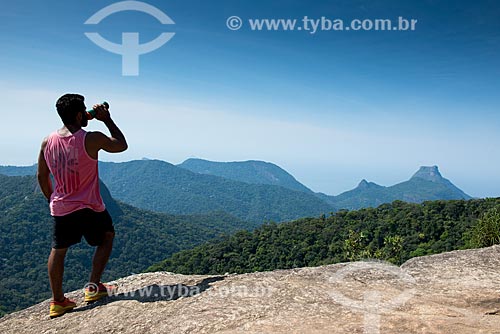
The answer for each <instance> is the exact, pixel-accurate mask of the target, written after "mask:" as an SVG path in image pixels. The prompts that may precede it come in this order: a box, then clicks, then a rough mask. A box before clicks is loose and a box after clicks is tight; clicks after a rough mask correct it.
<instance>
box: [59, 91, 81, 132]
mask: <svg viewBox="0 0 500 334" xmlns="http://www.w3.org/2000/svg"><path fill="white" fill-rule="evenodd" d="M84 101H85V98H84V97H83V96H81V95H78V94H65V95H63V96H61V97H60V98H59V100H57V102H56V109H57V113H58V114H59V116H60V117H61V120H62V121H63V123H64V125H68V124H75V123H76V115H78V113H79V112H82V111H84V110H85V103H84Z"/></svg>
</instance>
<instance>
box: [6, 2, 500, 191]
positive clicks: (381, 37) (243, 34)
mask: <svg viewBox="0 0 500 334" xmlns="http://www.w3.org/2000/svg"><path fill="white" fill-rule="evenodd" d="M146 2H147V3H149V4H151V5H154V6H156V7H157V8H158V9H160V10H162V11H163V12H165V13H166V14H167V15H168V16H169V17H170V18H172V19H173V20H174V21H175V25H167V26H164V25H161V24H160V23H159V22H158V21H157V20H156V19H154V18H152V17H150V16H149V15H147V14H144V13H140V12H131V11H128V12H121V13H115V14H113V15H111V16H109V17H108V18H106V19H104V20H103V21H102V22H101V23H100V24H99V25H97V26H87V25H84V22H85V21H86V20H87V19H88V18H89V17H90V16H92V15H93V14H94V13H95V12H97V11H98V10H100V9H101V8H103V7H105V6H107V5H110V4H113V3H115V1H104V0H100V1H52V0H49V1H35V0H23V1H17V2H14V1H11V2H7V3H4V4H2V11H1V12H0V19H1V20H0V28H1V29H0V41H1V42H2V43H1V44H2V52H1V53H0V73H1V76H0V88H1V90H0V98H1V100H2V106H3V111H2V121H1V123H0V164H2V165H8V164H10V165H28V164H32V163H34V162H35V161H36V156H37V150H38V148H39V142H40V141H41V139H42V138H43V137H44V136H46V135H47V134H48V133H49V132H51V131H53V130H55V129H56V128H57V127H59V125H60V120H59V118H58V116H57V114H56V112H55V108H54V103H55V101H56V100H57V98H58V97H59V96H60V95H62V94H64V93H67V92H78V93H81V94H83V95H85V96H86V100H87V104H88V105H91V104H93V103H95V102H100V101H102V100H108V101H109V102H110V104H111V113H112V115H113V118H114V119H115V121H116V123H117V124H118V125H119V126H120V127H121V128H122V130H123V132H124V133H125V135H126V136H127V139H128V141H129V146H130V148H129V150H128V151H127V152H125V153H123V154H118V155H110V154H102V155H101V160H106V161H128V160H132V159H141V158H142V157H148V158H156V159H161V160H166V161H169V162H171V163H175V164H177V163H180V162H182V161H183V160H185V159H187V158H189V157H199V158H204V159H208V160H215V161H241V160H250V159H255V160H265V161H270V162H273V163H276V164H278V165H280V166H281V167H283V168H285V169H286V170H287V171H289V172H290V173H291V174H293V175H294V176H295V177H296V178H297V179H298V180H299V181H301V182H303V183H304V184H306V185H307V186H309V187H310V188H312V189H313V190H315V191H321V192H325V193H328V194H338V193H340V192H343V191H345V190H349V189H351V188H353V187H355V186H356V185H357V183H358V182H359V181H360V180H361V179H363V178H365V179H368V180H369V181H373V182H376V183H379V184H382V185H392V184H394V183H397V182H401V181H404V180H406V179H408V178H409V177H410V176H411V175H412V174H413V173H414V172H415V171H416V170H417V169H418V167H419V166H421V165H438V166H439V167H440V170H441V172H442V174H443V175H444V176H445V177H447V178H449V179H450V180H451V181H452V182H454V183H455V184H456V185H457V186H459V187H460V188H462V189H463V190H464V191H465V192H467V193H469V194H470V195H472V196H478V197H484V196H500V193H499V190H498V189H499V186H500V175H499V172H498V171H499V170H500V154H499V153H500V148H499V147H500V145H499V144H500V131H499V130H500V114H499V112H498V111H499V106H500V95H499V93H498V92H499V91H500V57H499V51H500V21H499V20H498V17H500V4H499V3H498V2H497V1H486V0H482V1H474V2H473V1H469V2H465V1H435V0H422V1H404V0H403V1H356V0H354V1H351V0H350V1H347V0H345V1H314V2H312V1H305V0H302V1H218V0H215V1H190V0H183V1H167V0H164V1H157V0H154V1H153V0H150V1H146ZM232 15H237V16H239V17H241V18H242V20H243V22H244V25H243V27H242V28H241V29H240V30H238V31H232V30H229V29H228V28H227V27H226V20H227V18H228V17H230V16H232ZM306 15H307V16H308V17H309V18H314V19H318V18H321V17H322V16H324V17H328V18H331V19H343V20H344V21H349V20H352V19H376V18H388V19H392V20H395V19H397V18H398V17H399V16H402V17H405V18H408V19H411V18H414V19H417V20H418V23H417V25H416V30H415V31H318V32H316V33H315V34H311V33H309V32H307V31H252V30H251V29H250V28H249V27H248V24H246V25H245V23H248V22H247V20H248V19H255V18H269V19H280V18H285V19H288V18H289V19H298V20H301V19H302V18H303V17H304V16H306ZM85 32H99V33H100V34H101V35H102V36H103V37H104V38H107V39H109V40H111V41H113V42H116V43H119V42H120V41H121V34H122V32H139V33H140V42H141V43H145V42H148V41H150V40H152V39H154V38H156V37H157V36H158V35H159V34H160V33H161V32H175V34H176V35H175V36H174V37H173V38H172V40H171V41H169V42H168V43H167V44H165V45H164V46H163V47H162V48H160V49H158V50H156V51H154V52H152V53H149V54H146V55H142V56H141V57H140V75H139V76H135V77H125V76H122V74H121V56H119V55H116V54H112V53H109V52H107V51H105V50H103V49H101V48H99V47H98V46H96V45H95V44H93V43H92V42H91V41H90V40H89V39H87V37H86V36H85V35H84V33H85ZM88 129H89V130H101V131H105V128H104V127H103V126H102V124H97V123H96V122H95V121H94V122H90V125H89V127H88Z"/></svg>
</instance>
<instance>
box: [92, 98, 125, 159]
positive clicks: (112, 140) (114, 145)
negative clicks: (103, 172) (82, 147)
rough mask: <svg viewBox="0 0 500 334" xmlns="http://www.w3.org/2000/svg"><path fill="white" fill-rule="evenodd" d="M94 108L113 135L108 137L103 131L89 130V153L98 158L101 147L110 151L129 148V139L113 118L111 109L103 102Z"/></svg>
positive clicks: (115, 151)
mask: <svg viewBox="0 0 500 334" xmlns="http://www.w3.org/2000/svg"><path fill="white" fill-rule="evenodd" d="M94 109H95V110H96V119H97V120H100V121H101V122H103V123H104V124H105V125H106V127H107V128H108V130H109V132H110V134H111V136H110V137H108V136H106V135H105V134H104V133H102V132H89V133H88V134H87V137H88V138H87V142H86V148H87V152H88V153H89V155H90V156H91V157H92V158H94V159H97V152H98V151H99V150H101V149H102V150H105V151H106V152H109V153H118V152H123V151H125V150H126V149H127V148H128V144H127V140H126V139H125V136H124V135H123V133H122V132H121V131H120V129H119V128H118V126H117V125H116V124H115V122H113V120H112V119H111V115H110V114H109V110H108V109H107V108H105V107H104V106H103V105H102V104H98V105H94Z"/></svg>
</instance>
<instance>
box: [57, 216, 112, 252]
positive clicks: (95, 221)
mask: <svg viewBox="0 0 500 334" xmlns="http://www.w3.org/2000/svg"><path fill="white" fill-rule="evenodd" d="M52 218H54V223H53V228H52V248H56V249H57V248H67V247H69V246H71V245H74V244H77V243H79V242H80V241H82V236H84V237H85V240H87V242H88V243H89V245H91V246H100V245H102V243H103V241H104V236H105V234H106V232H115V228H114V227H113V221H112V219H111V216H110V215H109V213H108V210H104V211H102V212H95V211H94V210H92V209H88V208H86V209H81V210H77V211H75V212H72V213H70V214H67V215H65V216H53V217H52Z"/></svg>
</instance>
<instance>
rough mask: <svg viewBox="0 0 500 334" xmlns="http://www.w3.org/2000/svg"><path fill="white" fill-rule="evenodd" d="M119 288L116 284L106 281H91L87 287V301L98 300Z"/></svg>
mask: <svg viewBox="0 0 500 334" xmlns="http://www.w3.org/2000/svg"><path fill="white" fill-rule="evenodd" d="M117 290H118V287H117V286H116V285H110V284H104V283H99V284H95V283H89V284H88V285H87V287H86V288H85V299H84V300H85V301H86V302H87V303H92V302H95V301H98V300H99V299H101V298H104V297H108V296H110V295H113V294H114V293H116V291H117Z"/></svg>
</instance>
